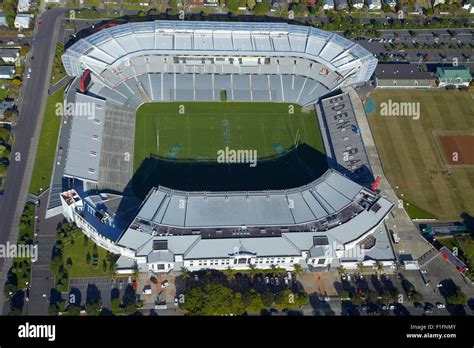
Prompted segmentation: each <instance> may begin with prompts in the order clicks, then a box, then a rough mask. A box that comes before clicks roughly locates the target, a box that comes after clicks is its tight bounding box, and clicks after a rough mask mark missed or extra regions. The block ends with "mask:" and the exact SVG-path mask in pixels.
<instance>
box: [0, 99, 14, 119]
mask: <svg viewBox="0 0 474 348" xmlns="http://www.w3.org/2000/svg"><path fill="white" fill-rule="evenodd" d="M14 107H15V101H14V100H13V99H3V100H0V120H2V119H3V118H4V117H5V112H7V111H10V110H13V109H14Z"/></svg>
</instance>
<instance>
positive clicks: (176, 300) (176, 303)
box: [174, 297, 178, 306]
mask: <svg viewBox="0 0 474 348" xmlns="http://www.w3.org/2000/svg"><path fill="white" fill-rule="evenodd" d="M174 305H175V306H177V305H178V298H177V297H175V298H174Z"/></svg>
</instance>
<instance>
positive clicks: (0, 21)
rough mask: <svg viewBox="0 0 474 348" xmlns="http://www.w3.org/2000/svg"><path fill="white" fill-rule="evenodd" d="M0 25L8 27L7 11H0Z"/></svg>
mask: <svg viewBox="0 0 474 348" xmlns="http://www.w3.org/2000/svg"><path fill="white" fill-rule="evenodd" d="M0 26H1V27H8V22H7V16H6V15H5V13H0Z"/></svg>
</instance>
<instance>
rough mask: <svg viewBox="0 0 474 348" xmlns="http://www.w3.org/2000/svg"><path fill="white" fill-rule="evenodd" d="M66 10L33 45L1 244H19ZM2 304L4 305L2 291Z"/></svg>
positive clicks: (3, 205) (50, 18) (0, 202)
mask: <svg viewBox="0 0 474 348" xmlns="http://www.w3.org/2000/svg"><path fill="white" fill-rule="evenodd" d="M65 11H66V10H65V9H53V10H50V11H47V12H45V13H44V15H43V16H42V21H43V24H42V26H41V28H40V29H39V31H38V34H37V35H36V37H35V40H34V42H33V47H32V48H33V50H32V54H33V55H34V59H33V60H31V69H32V71H34V73H33V74H32V75H31V78H30V79H28V80H26V81H27V82H26V85H25V86H24V90H23V95H24V97H23V102H22V103H21V105H19V106H18V107H19V111H20V117H19V121H18V123H17V125H16V126H14V127H13V131H14V132H15V144H14V146H13V148H12V159H11V162H10V166H9V167H8V174H7V177H6V180H5V194H4V196H3V197H1V198H0V221H2V226H1V228H0V244H4V243H6V241H11V242H13V243H16V240H17V235H18V225H19V220H20V216H21V212H22V210H23V206H24V204H25V202H26V198H27V194H28V188H29V182H30V178H31V175H32V170H33V165H34V158H35V154H36V145H37V142H38V139H39V134H40V131H41V127H40V125H41V121H42V119H43V111H44V107H45V102H46V97H47V94H48V87H49V81H50V74H51V66H52V61H53V57H54V49H55V42H56V39H57V36H58V28H59V25H58V24H59V21H58V19H59V17H60V16H61V15H62V13H63V12H65ZM11 262H12V260H11V259H6V260H4V259H2V260H0V267H1V269H2V273H1V274H2V278H1V282H0V286H1V287H2V288H3V286H4V284H5V280H6V279H5V277H6V274H7V272H8V269H9V268H10V266H11ZM0 304H1V305H2V306H3V304H4V295H3V291H2V292H1V294H0Z"/></svg>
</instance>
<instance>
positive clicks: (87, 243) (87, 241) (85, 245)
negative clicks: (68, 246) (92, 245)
mask: <svg viewBox="0 0 474 348" xmlns="http://www.w3.org/2000/svg"><path fill="white" fill-rule="evenodd" d="M83 240H84V242H83V243H82V244H83V246H84V247H87V246H89V238H87V236H86V235H84V239H83Z"/></svg>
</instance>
